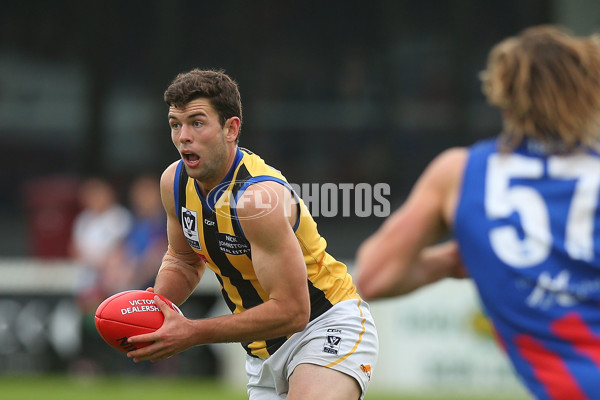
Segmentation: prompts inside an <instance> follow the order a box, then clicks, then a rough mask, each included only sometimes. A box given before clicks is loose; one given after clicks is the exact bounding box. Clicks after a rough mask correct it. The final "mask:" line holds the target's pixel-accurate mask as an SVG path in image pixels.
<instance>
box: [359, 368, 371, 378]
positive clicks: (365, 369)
mask: <svg viewBox="0 0 600 400" xmlns="http://www.w3.org/2000/svg"><path fill="white" fill-rule="evenodd" d="M360 370H361V371H362V372H364V373H365V375H367V378H369V381H370V380H371V365H370V364H367V365H365V364H360Z"/></svg>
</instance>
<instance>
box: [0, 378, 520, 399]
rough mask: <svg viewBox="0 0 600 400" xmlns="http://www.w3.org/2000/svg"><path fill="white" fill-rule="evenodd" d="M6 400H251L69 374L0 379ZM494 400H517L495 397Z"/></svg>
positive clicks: (211, 389)
mask: <svg viewBox="0 0 600 400" xmlns="http://www.w3.org/2000/svg"><path fill="white" fill-rule="evenodd" d="M0 399H2V400H37V399H42V400H137V399H140V400H165V399H177V400H247V399H248V397H247V395H246V391H245V388H244V387H243V386H231V385H227V384H226V383H223V382H220V381H208V380H206V379H191V378H181V379H179V378H177V379H176V378H159V377H148V376H136V375H127V376H123V377H86V376H66V375H56V376H49V375H39V376H37V375H27V376H21V375H17V376H10V375H4V376H0ZM397 399H402V400H441V399H443V400H471V399H472V400H474V399H478V400H480V399H481V397H464V396H460V397H459V396H455V397H452V396H450V397H448V396H447V395H444V394H440V395H438V396H414V395H413V396H410V395H403V394H400V393H387V394H386V393H378V392H377V391H376V390H372V389H370V390H369V392H368V393H367V396H366V397H365V400H397ZM493 399H494V400H515V399H514V398H513V399H509V398H501V397H497V398H496V397H493Z"/></svg>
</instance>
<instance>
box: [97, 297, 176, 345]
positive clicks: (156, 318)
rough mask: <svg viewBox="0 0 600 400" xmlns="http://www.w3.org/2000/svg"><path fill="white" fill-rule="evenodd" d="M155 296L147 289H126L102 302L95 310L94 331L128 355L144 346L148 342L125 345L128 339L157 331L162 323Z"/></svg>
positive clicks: (163, 318)
mask: <svg viewBox="0 0 600 400" xmlns="http://www.w3.org/2000/svg"><path fill="white" fill-rule="evenodd" d="M155 295H156V294H155V293H152V292H148V291H146V290H128V291H125V292H121V293H117V294H114V295H112V296H110V297H109V298H108V299H106V300H104V301H103V302H102V304H100V305H99V306H98V309H97V310H96V317H95V322H96V329H97V330H98V333H99V334H100V336H102V339H104V341H105V342H106V343H108V344H109V345H111V346H112V347H114V348H115V349H117V350H119V351H122V352H124V353H127V352H128V351H131V350H136V349H139V348H142V347H146V346H148V345H150V344H151V343H150V342H148V343H138V344H135V345H133V344H131V343H127V339H128V338H129V337H131V336H136V335H141V334H142V333H151V332H154V331H155V330H157V329H158V328H160V327H161V326H162V324H163V321H164V320H165V317H164V315H163V313H162V312H161V311H160V309H159V308H158V306H157V305H156V304H154V296H155ZM159 297H160V298H161V299H162V300H163V301H164V302H165V303H167V304H168V305H169V306H170V307H171V308H172V309H173V310H175V311H177V312H178V313H180V314H181V311H180V310H179V308H177V306H176V305H175V304H173V303H172V302H171V301H170V300H169V299H167V298H166V297H164V296H160V295H159Z"/></svg>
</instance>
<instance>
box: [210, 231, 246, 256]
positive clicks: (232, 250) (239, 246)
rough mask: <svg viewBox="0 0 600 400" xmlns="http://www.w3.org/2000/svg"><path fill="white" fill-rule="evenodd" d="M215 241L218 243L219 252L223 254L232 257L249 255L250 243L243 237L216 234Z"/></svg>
mask: <svg viewBox="0 0 600 400" xmlns="http://www.w3.org/2000/svg"><path fill="white" fill-rule="evenodd" d="M217 240H218V241H219V250H221V251H222V252H223V253H227V254H232V255H234V256H239V255H243V254H249V253H250V243H248V241H247V240H246V239H244V238H243V237H240V236H234V235H229V234H227V233H221V232H217Z"/></svg>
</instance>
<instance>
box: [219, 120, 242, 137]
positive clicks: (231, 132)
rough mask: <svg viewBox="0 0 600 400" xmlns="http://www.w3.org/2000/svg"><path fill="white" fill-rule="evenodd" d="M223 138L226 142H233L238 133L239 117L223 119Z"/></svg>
mask: <svg viewBox="0 0 600 400" xmlns="http://www.w3.org/2000/svg"><path fill="white" fill-rule="evenodd" d="M223 129H224V130H225V138H226V139H227V141H228V142H235V141H236V140H237V137H238V135H239V134H240V119H239V118H238V117H231V118H229V119H228V120H227V121H225V126H224V127H223Z"/></svg>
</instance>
